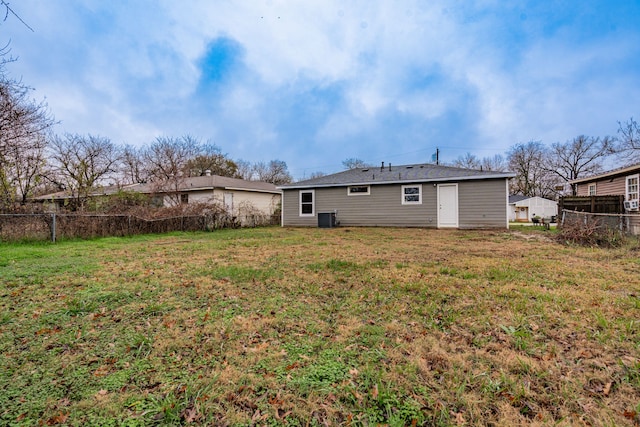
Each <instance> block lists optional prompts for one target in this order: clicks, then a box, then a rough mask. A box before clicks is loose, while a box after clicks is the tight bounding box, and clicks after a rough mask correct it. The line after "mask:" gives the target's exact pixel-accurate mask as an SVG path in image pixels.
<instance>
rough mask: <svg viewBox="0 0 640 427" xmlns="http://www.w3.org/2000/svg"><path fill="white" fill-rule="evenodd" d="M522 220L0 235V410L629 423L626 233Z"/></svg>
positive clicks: (631, 286) (165, 421) (252, 418)
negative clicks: (618, 239) (4, 239)
mask: <svg viewBox="0 0 640 427" xmlns="http://www.w3.org/2000/svg"><path fill="white" fill-rule="evenodd" d="M528 235H530V234H527V236H528ZM540 235H541V236H543V237H542V238H524V237H523V235H521V234H519V233H512V232H503V231H442V230H440V231H437V230H416V229H385V228H380V229H378V228H373V229H349V228H347V229H344V228H338V229H331V230H318V229H280V228H266V229H254V230H225V231H219V232H215V233H202V234H179V235H168V236H144V237H137V238H131V239H103V240H96V241H93V242H64V243H62V244H60V245H41V246H27V245H11V246H5V247H0V255H1V257H0V259H1V260H2V268H3V272H4V273H5V277H4V279H3V282H2V284H1V285H0V293H1V295H2V300H1V301H2V302H1V304H2V313H3V314H2V318H0V337H1V341H0V351H1V354H2V359H0V372H2V374H1V376H0V387H2V389H3V390H5V392H4V393H3V394H2V395H1V396H0V407H2V408H3V409H2V410H0V420H1V421H2V423H4V424H16V425H21V424H22V425H34V424H43V425H55V424H68V425H83V424H94V425H109V424H126V425H150V424H157V425H377V424H387V425H412V424H413V425H423V424H426V425H487V424H493V425H522V424H526V425H549V424H559V425H572V424H585V425H634V424H637V423H638V421H639V418H638V415H637V414H638V412H639V411H640V354H639V345H640V337H639V336H640V332H639V328H638V319H640V285H639V282H638V279H637V274H638V271H640V259H639V258H638V252H637V251H635V250H633V248H629V247H626V248H625V247H623V248H616V249H594V248H580V247H566V246H561V245H559V244H557V243H555V242H553V241H551V240H549V239H546V237H544V236H545V234H544V232H540Z"/></svg>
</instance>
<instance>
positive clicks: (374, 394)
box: [371, 384, 378, 399]
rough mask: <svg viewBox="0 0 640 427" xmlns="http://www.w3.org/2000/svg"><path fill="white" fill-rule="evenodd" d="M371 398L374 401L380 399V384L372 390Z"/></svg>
mask: <svg viewBox="0 0 640 427" xmlns="http://www.w3.org/2000/svg"><path fill="white" fill-rule="evenodd" d="M371 397H372V398H374V399H377V398H378V384H376V385H374V386H373V388H372V389H371Z"/></svg>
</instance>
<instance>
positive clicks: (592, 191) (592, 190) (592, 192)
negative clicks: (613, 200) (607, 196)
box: [588, 184, 596, 196]
mask: <svg viewBox="0 0 640 427" xmlns="http://www.w3.org/2000/svg"><path fill="white" fill-rule="evenodd" d="M588 193H589V196H595V195H596V185H595V184H589V190H588Z"/></svg>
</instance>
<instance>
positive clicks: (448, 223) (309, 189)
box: [278, 163, 515, 228]
mask: <svg viewBox="0 0 640 427" xmlns="http://www.w3.org/2000/svg"><path fill="white" fill-rule="evenodd" d="M514 176H515V174H513V173H511V172H489V171H478V170H471V169H461V168H454V167H447V166H438V165H433V164H415V165H402V166H391V165H388V166H386V167H385V166H384V163H383V164H382V166H381V167H368V168H358V169H352V170H348V171H344V172H339V173H336V174H333V175H325V176H322V177H319V178H314V179H309V180H306V181H301V182H297V183H293V184H286V185H282V186H279V187H278V188H280V189H282V225H283V226H303V227H304V226H307V227H315V226H318V225H319V221H320V225H321V226H325V224H324V220H325V218H326V215H333V214H335V217H336V221H337V222H339V224H340V225H344V226H399V227H429V228H508V226H509V224H508V217H507V198H508V181H509V179H510V178H512V177H514Z"/></svg>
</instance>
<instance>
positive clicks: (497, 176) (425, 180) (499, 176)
mask: <svg viewBox="0 0 640 427" xmlns="http://www.w3.org/2000/svg"><path fill="white" fill-rule="evenodd" d="M515 176H516V174H515V173H501V174H495V175H482V176H477V175H476V176H458V177H446V178H422V179H403V180H393V181H362V182H349V183H333V184H312V183H311V184H305V185H296V184H290V185H286V186H278V187H276V188H278V189H280V190H295V189H302V188H329V187H348V186H353V185H388V184H411V183H430V182H452V181H477V180H485V179H508V178H513V177H515Z"/></svg>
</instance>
